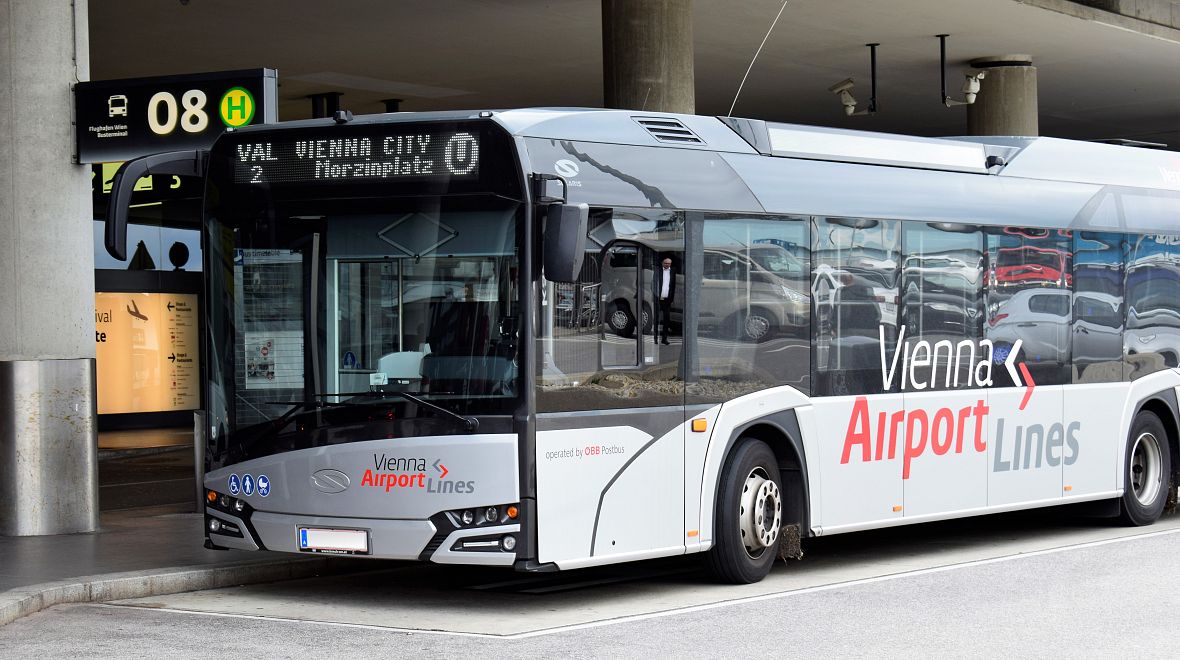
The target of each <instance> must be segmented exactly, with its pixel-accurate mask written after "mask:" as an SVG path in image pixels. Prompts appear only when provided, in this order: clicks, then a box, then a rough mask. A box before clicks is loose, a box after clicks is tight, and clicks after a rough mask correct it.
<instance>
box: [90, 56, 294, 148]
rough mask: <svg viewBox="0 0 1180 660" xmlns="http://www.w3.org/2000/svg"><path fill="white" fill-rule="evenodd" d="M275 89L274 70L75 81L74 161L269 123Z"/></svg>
mask: <svg viewBox="0 0 1180 660" xmlns="http://www.w3.org/2000/svg"><path fill="white" fill-rule="evenodd" d="M277 95H278V73H277V72H276V71H275V70H274V69H246V70H242V71H221V72H217V73H198V74H193V75H185V76H161V77H155V78H128V79H124V80H102V81H93V82H84V83H78V84H77V85H76V86H75V87H74V106H75V115H76V117H77V140H78V145H77V146H78V162H80V163H110V162H118V161H124V160H130V159H132V158H136V157H138V156H145V155H147V154H154V153H161V152H165V151H177V150H182V149H203V148H206V147H208V146H209V145H211V144H213V140H215V139H216V138H217V136H218V135H221V133H222V132H223V131H224V130H225V129H226V128H227V127H230V128H239V127H241V126H246V125H249V124H262V123H266V124H270V123H274V122H275V121H277V114H278V111H277V99H278V96H277Z"/></svg>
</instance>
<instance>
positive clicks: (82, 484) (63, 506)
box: [0, 0, 98, 535]
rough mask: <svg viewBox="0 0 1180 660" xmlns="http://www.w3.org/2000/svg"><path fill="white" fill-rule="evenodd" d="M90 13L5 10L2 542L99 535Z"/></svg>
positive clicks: (0, 234) (53, 8)
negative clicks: (77, 136)
mask: <svg viewBox="0 0 1180 660" xmlns="http://www.w3.org/2000/svg"><path fill="white" fill-rule="evenodd" d="M86 14H87V0H74V1H73V2H71V1H70V0H0V154H3V156H2V157H0V534H4V535H33V534H60V533H66V532H85V531H93V530H95V529H96V528H97V527H98V476H97V473H98V469H97V460H96V455H97V443H96V440H95V420H96V411H95V401H96V397H95V389H94V388H95V385H94V383H95V380H94V340H93V339H92V335H93V333H94V238H93V230H92V228H91V222H92V218H93V217H94V214H93V209H92V204H91V198H90V168H89V167H84V166H81V165H76V164H74V163H73V162H72V158H73V155H74V127H73V124H72V117H73V106H74V102H73V92H72V88H71V85H72V84H73V83H75V82H77V81H81V80H86V79H87V78H88V77H89V75H90V70H89V69H90V59H89V43H88V36H87V20H86Z"/></svg>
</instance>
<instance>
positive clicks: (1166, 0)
mask: <svg viewBox="0 0 1180 660" xmlns="http://www.w3.org/2000/svg"><path fill="white" fill-rule="evenodd" d="M1073 1H1074V2H1077V3H1078V4H1079V5H1087V6H1089V7H1094V8H1095V9H1101V10H1103V11H1108V12H1111V13H1113V14H1121V15H1123V16H1128V17H1130V18H1137V19H1139V20H1141V21H1147V22H1148V23H1155V24H1157V25H1164V26H1167V27H1171V28H1180V2H1174V1H1173V0H1073Z"/></svg>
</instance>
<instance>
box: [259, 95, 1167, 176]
mask: <svg viewBox="0 0 1180 660" xmlns="http://www.w3.org/2000/svg"><path fill="white" fill-rule="evenodd" d="M479 118H490V119H492V120H493V121H495V122H496V123H498V124H500V125H501V126H503V127H504V128H505V129H506V130H507V131H508V132H509V133H511V134H512V135H514V136H518V137H529V138H543V139H553V140H569V141H574V142H592V143H609V144H620V145H630V146H653V147H666V148H677V149H692V150H705V151H715V152H725V153H748V154H756V153H760V154H763V155H767V156H773V157H783V158H797V159H808V160H822V161H833V162H845V163H861V164H869V165H885V166H893V167H907V168H917V169H927V170H939V171H949V172H965V173H975V174H991V175H995V176H1001V177H1019V178H1026V179H1039V180H1045V181H1068V182H1074V183H1089V184H1096V185H1114V186H1128V187H1136V188H1149V189H1159V190H1172V191H1176V190H1180V153H1177V152H1173V151H1164V150H1157V149H1144V148H1139V147H1130V146H1122V145H1114V144H1105V143H1097V142H1081V141H1076V140H1064V139H1059V138H1050V137H947V138H927V137H914V136H908V135H898V134H890V133H875V132H870V131H857V130H848V129H838V128H824V127H816V126H804V125H798V124H786V123H775V122H765V121H761V120H752V119H740V118H729V117H710V116H702V115H685V114H674V113H663V112H639V111H632V110H604V109H600V108H521V109H513V110H483V111H478V110H476V111H445V112H402V113H386V114H374V115H358V116H356V117H355V118H354V119H353V120H352V122H350V123H356V124H367V123H401V122H417V121H446V120H450V121H454V120H464V119H479ZM332 122H333V120H332V119H312V120H301V121H293V122H284V123H283V124H281V125H280V126H276V125H257V126H249V127H245V128H242V129H237V130H238V131H250V132H253V131H265V130H274V129H276V128H278V129H280V130H284V129H288V128H299V127H311V126H324V125H327V124H331V123H332Z"/></svg>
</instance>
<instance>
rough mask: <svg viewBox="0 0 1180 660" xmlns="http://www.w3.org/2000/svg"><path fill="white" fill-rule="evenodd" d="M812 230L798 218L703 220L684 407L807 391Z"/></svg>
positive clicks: (708, 217)
mask: <svg viewBox="0 0 1180 660" xmlns="http://www.w3.org/2000/svg"><path fill="white" fill-rule="evenodd" d="M809 229H810V223H809V222H808V221H807V220H806V219H804V218H798V217H772V216H768V217H751V216H744V215H743V216H731V215H721V214H705V217H704V224H703V226H702V228H701V232H700V234H699V240H700V242H701V243H702V249H701V256H700V259H701V261H700V266H699V272H700V277H699V279H698V278H692V277H690V278H689V283H690V290H689V296H690V297H691V299H692V300H691V302H690V307H691V308H692V309H695V310H696V314H695V320H696V335H697V341H696V342H695V343H694V347H695V350H696V358H695V361H694V373H695V374H696V377H695V379H691V378H690V383H689V384H688V386H687V387H686V396H687V401H689V402H690V403H691V402H696V403H710V402H716V401H724V400H726V399H730V398H733V397H736V396H740V395H742V394H745V393H747V392H752V391H756V390H760V389H765V388H768V387H775V386H778V385H791V386H792V387H795V388H797V389H799V390H801V391H803V392H805V393H807V392H809V391H810V389H811V388H810V384H811V364H810V349H809V343H810V338H811V326H810V313H811V304H810V297H809V295H808V294H809V291H808V280H807V271H808V252H809V250H808V249H807V247H806V246H807V245H808V242H809V241H808V231H809ZM692 236H697V235H696V234H695V233H693V234H692ZM689 240H690V242H691V241H692V240H693V239H692V238H690V239H689ZM692 252H693V253H695V250H693V251H692ZM696 271H697V268H694V267H693V264H692V263H691V262H690V264H689V273H690V274H691V273H693V272H696ZM690 325H691V324H690ZM693 380H695V382H691V381H693Z"/></svg>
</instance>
